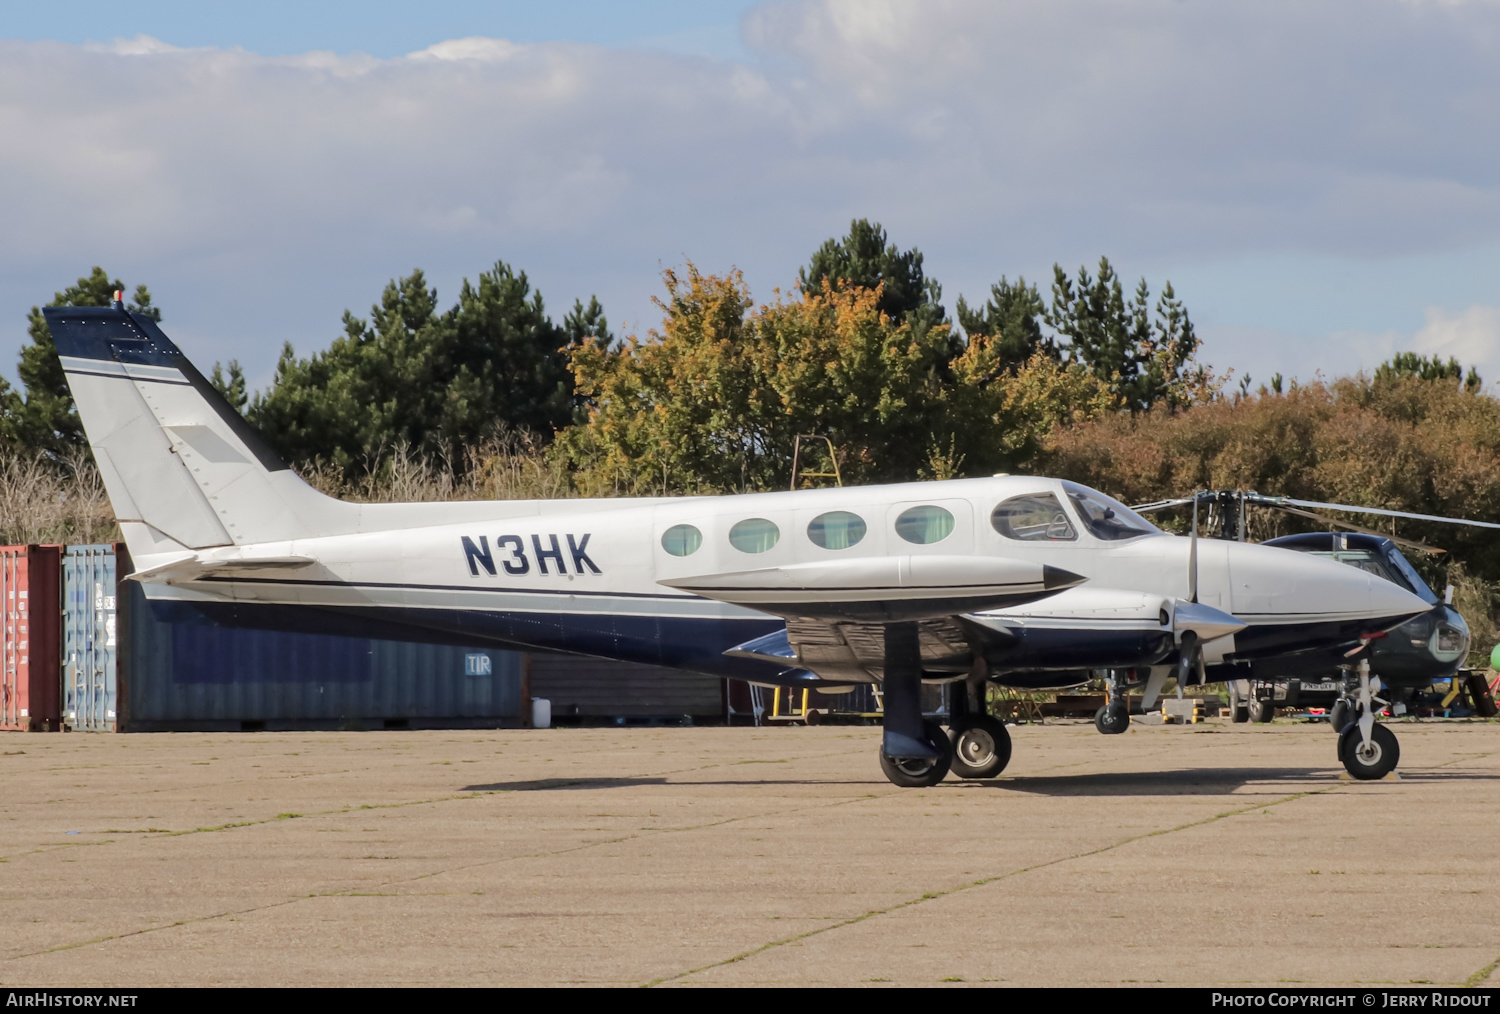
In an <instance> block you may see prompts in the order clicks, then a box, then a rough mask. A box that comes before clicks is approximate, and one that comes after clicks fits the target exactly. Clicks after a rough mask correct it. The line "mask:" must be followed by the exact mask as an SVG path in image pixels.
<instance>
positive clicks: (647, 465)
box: [558, 264, 1113, 494]
mask: <svg viewBox="0 0 1500 1014" xmlns="http://www.w3.org/2000/svg"><path fill="white" fill-rule="evenodd" d="M663 277H664V280H665V282H666V287H667V294H666V298H664V299H661V300H658V305H659V306H660V307H661V309H662V313H663V321H662V325H661V328H660V330H659V331H651V332H649V333H648V335H647V338H646V339H645V340H641V339H639V338H635V337H631V338H628V339H626V341H625V343H624V344H623V345H620V346H616V347H611V346H608V345H606V344H604V343H602V342H600V341H597V340H592V339H589V340H585V341H583V342H581V343H580V344H578V345H576V346H574V347H573V348H572V349H571V350H570V357H571V363H572V369H573V373H574V376H575V377H576V378H577V383H578V390H579V392H580V394H582V395H583V396H584V398H585V399H586V402H587V405H588V418H587V421H586V422H585V423H583V424H580V425H576V426H573V427H571V428H570V429H568V430H567V431H565V432H564V433H563V434H562V435H561V436H560V438H559V442H558V450H559V452H560V453H563V454H566V455H567V457H568V458H569V460H570V461H571V462H572V464H573V465H574V467H575V468H577V469H578V475H579V486H580V488H581V489H582V490H583V491H585V492H588V493H593V494H600V493H607V492H611V491H615V492H637V493H643V494H644V493H651V494H660V493H681V492H722V491H750V490H765V489H776V488H785V487H786V485H787V484H788V482H789V480H790V478H791V475H790V468H791V457H792V445H793V441H794V439H795V437H796V436H797V435H798V434H817V435H820V436H826V437H828V438H829V439H830V440H831V441H832V442H833V444H834V445H835V447H836V448H837V449H838V454H839V465H840V470H841V471H842V473H843V477H844V480H845V482H849V483H860V482H876V481H902V480H910V479H915V478H918V477H919V476H923V475H926V476H929V477H941V478H948V477H951V476H953V475H957V474H961V473H962V472H963V471H964V470H965V469H971V470H972V469H985V470H993V468H994V467H995V466H996V465H997V464H1008V463H1011V462H1013V461H1015V460H1017V459H1018V457H1019V456H1021V455H1025V454H1029V453H1032V452H1033V451H1034V449H1035V447H1036V446H1038V445H1039V443H1040V441H1041V438H1042V436H1043V435H1044V434H1045V433H1046V432H1047V430H1048V429H1050V428H1051V426H1052V425H1054V424H1055V423H1056V422H1058V421H1060V420H1062V419H1070V418H1072V413H1073V407H1074V406H1078V407H1079V408H1080V411H1082V413H1083V414H1084V415H1085V416H1087V415H1088V414H1091V413H1092V412H1094V411H1097V410H1100V409H1102V408H1103V407H1107V406H1108V405H1109V404H1112V403H1113V402H1112V400H1111V398H1110V396H1109V394H1108V392H1107V391H1105V390H1104V388H1103V386H1102V385H1100V384H1099V383H1098V382H1097V381H1095V380H1094V378H1093V377H1092V375H1091V374H1089V373H1088V372H1087V371H1086V370H1084V369H1083V368H1082V367H1078V366H1069V365H1062V364H1058V363H1055V362H1053V361H1051V360H1050V359H1047V358H1046V357H1045V356H1043V357H1040V359H1039V361H1038V362H1037V363H1035V364H1024V365H1023V366H1022V367H1021V368H1019V369H1010V370H1007V367H1008V366H1009V365H1011V364H1007V363H1005V362H1004V361H1003V359H1002V358H1001V357H1000V356H999V355H998V353H997V348H998V345H997V344H996V343H995V342H993V341H991V340H989V339H986V338H982V337H981V338H980V339H979V340H976V341H973V342H971V343H970V345H969V347H968V348H967V349H966V350H965V351H964V353H963V355H961V356H960V357H958V358H957V359H954V358H952V353H951V347H952V346H951V336H950V333H949V328H948V326H947V325H946V324H943V325H934V326H928V327H921V328H919V327H916V326H914V325H913V324H912V323H911V321H910V320H909V319H907V320H902V319H898V318H893V317H892V316H891V315H890V314H888V313H886V312H884V311H883V310H882V309H881V308H880V303H881V297H882V295H883V291H882V289H881V288H880V286H879V285H877V286H876V287H875V288H873V289H870V288H863V287H859V286H853V285H847V286H845V285H839V286H836V285H834V284H833V283H832V282H831V281H830V280H829V279H827V278H825V279H823V280H822V282H821V283H820V285H819V287H818V288H817V289H815V290H807V289H802V290H801V291H800V292H799V293H797V294H796V295H794V296H783V295H782V294H781V293H779V292H778V293H777V296H776V299H775V300H774V301H773V302H771V303H768V304H765V305H763V306H759V307H755V306H754V305H753V303H752V300H751V298H750V293H749V291H748V290H747V289H746V288H745V284H744V281H743V279H742V278H741V276H740V275H739V274H738V273H737V272H732V273H730V274H728V275H725V276H713V275H705V274H703V273H702V272H700V271H698V269H697V268H696V267H695V266H693V265H692V264H688V265H687V267H686V268H685V269H684V270H683V271H680V272H679V271H675V270H672V271H667V272H665V273H664V276H663Z"/></svg>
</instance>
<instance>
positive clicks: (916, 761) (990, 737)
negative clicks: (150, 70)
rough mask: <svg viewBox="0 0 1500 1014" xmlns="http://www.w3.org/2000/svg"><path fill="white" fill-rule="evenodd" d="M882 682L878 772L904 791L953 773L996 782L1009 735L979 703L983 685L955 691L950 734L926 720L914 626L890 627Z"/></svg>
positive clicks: (973, 684) (1006, 759)
mask: <svg viewBox="0 0 1500 1014" xmlns="http://www.w3.org/2000/svg"><path fill="white" fill-rule="evenodd" d="M884 682H885V694H884V697H885V701H884V705H885V707H884V710H885V733H884V735H883V736H882V738H881V743H880V769H881V770H882V771H884V772H885V776H886V778H888V779H890V781H891V783H892V784H894V785H900V786H903V787H906V788H921V787H924V786H929V785H936V784H938V783H939V782H941V781H942V780H943V779H944V778H946V777H947V775H948V772H949V771H950V770H951V771H952V772H953V773H954V774H956V775H958V776H959V777H960V778H993V777H995V776H996V775H998V774H999V773H1000V772H1001V771H1003V770H1005V765H1006V764H1008V763H1010V734H1009V733H1008V732H1006V731H1005V726H1004V725H1003V724H1002V723H1001V722H1000V721H999V720H997V719H995V718H992V717H991V716H989V715H987V714H985V713H984V709H983V708H982V707H981V706H980V705H979V702H978V700H976V698H978V696H979V694H980V693H981V692H982V691H983V687H984V683H983V681H982V680H980V679H978V678H975V679H972V680H969V681H967V682H965V683H964V684H962V686H961V688H960V686H955V687H954V690H955V693H954V694H953V695H952V697H951V698H950V708H951V725H952V728H951V729H950V730H948V731H944V729H943V727H942V726H941V725H939V724H938V723H936V722H933V721H928V720H925V719H923V717H922V700H921V694H922V659H921V655H920V649H919V647H918V642H917V625H916V624H915V623H887V624H886V627H885V680H884ZM960 689H962V692H958V691H959V690H960ZM950 737H951V738H950Z"/></svg>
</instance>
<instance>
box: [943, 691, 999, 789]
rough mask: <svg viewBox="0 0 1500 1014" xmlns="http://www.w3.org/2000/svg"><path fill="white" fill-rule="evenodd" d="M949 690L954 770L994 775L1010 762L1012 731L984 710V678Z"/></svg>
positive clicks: (965, 774) (968, 774)
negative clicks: (1007, 729)
mask: <svg viewBox="0 0 1500 1014" xmlns="http://www.w3.org/2000/svg"><path fill="white" fill-rule="evenodd" d="M950 690H951V693H950V694H949V695H948V710H949V714H950V715H951V716H952V722H951V728H950V729H949V730H948V733H949V736H951V737H952V740H953V768H952V770H953V773H954V774H955V775H958V777H960V778H994V777H995V776H996V775H998V774H999V773H1000V772H1002V771H1004V770H1005V765H1007V764H1009V763H1010V733H1009V732H1007V731H1006V729H1005V723H1004V722H1002V721H1000V720H999V719H998V718H995V717H994V716H993V715H988V714H986V713H985V708H984V681H983V680H982V679H976V678H971V679H968V680H965V681H964V682H963V683H954V684H953V685H952V686H951V687H950Z"/></svg>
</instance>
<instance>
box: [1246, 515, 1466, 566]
mask: <svg viewBox="0 0 1500 1014" xmlns="http://www.w3.org/2000/svg"><path fill="white" fill-rule="evenodd" d="M1263 506H1267V507H1270V506H1274V507H1275V508H1276V509H1277V510H1281V511H1285V512H1286V513H1288V514H1295V515H1297V516H1298V517H1299V518H1311V519H1312V520H1314V521H1321V522H1323V523H1324V524H1325V525H1333V526H1334V527H1335V528H1347V529H1349V530H1350V531H1351V532H1359V533H1360V534H1361V535H1374V536H1377V537H1379V538H1382V539H1390V540H1391V541H1392V542H1394V543H1396V544H1397V545H1398V546H1406V547H1408V548H1410V549H1420V550H1421V551H1422V552H1424V553H1434V554H1436V553H1446V552H1447V550H1446V549H1439V548H1438V547H1437V546H1430V545H1428V544H1427V543H1425V542H1418V541H1416V540H1415V539H1403V538H1401V537H1400V536H1398V535H1391V534H1389V533H1387V532H1377V531H1376V530H1375V529H1373V528H1362V527H1360V526H1359V525H1354V524H1350V523H1349V522H1347V521H1340V520H1338V519H1337V518H1331V517H1328V516H1327V515H1326V514H1314V513H1313V512H1312V511H1303V510H1298V509H1297V508H1295V507H1288V506H1286V505H1285V504H1274V505H1273V504H1265V505H1263Z"/></svg>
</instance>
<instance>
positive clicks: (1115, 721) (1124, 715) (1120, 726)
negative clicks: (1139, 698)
mask: <svg viewBox="0 0 1500 1014" xmlns="http://www.w3.org/2000/svg"><path fill="white" fill-rule="evenodd" d="M1094 728H1096V729H1098V730H1099V731H1100V732H1102V733H1104V734H1105V735H1106V736H1118V735H1119V734H1120V733H1122V732H1124V731H1125V730H1126V729H1128V728H1130V712H1129V711H1126V710H1125V709H1124V708H1122V707H1119V706H1118V705H1116V706H1113V707H1112V706H1110V705H1108V704H1106V705H1105V706H1104V707H1102V708H1100V709H1099V710H1098V711H1096V712H1094Z"/></svg>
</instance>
